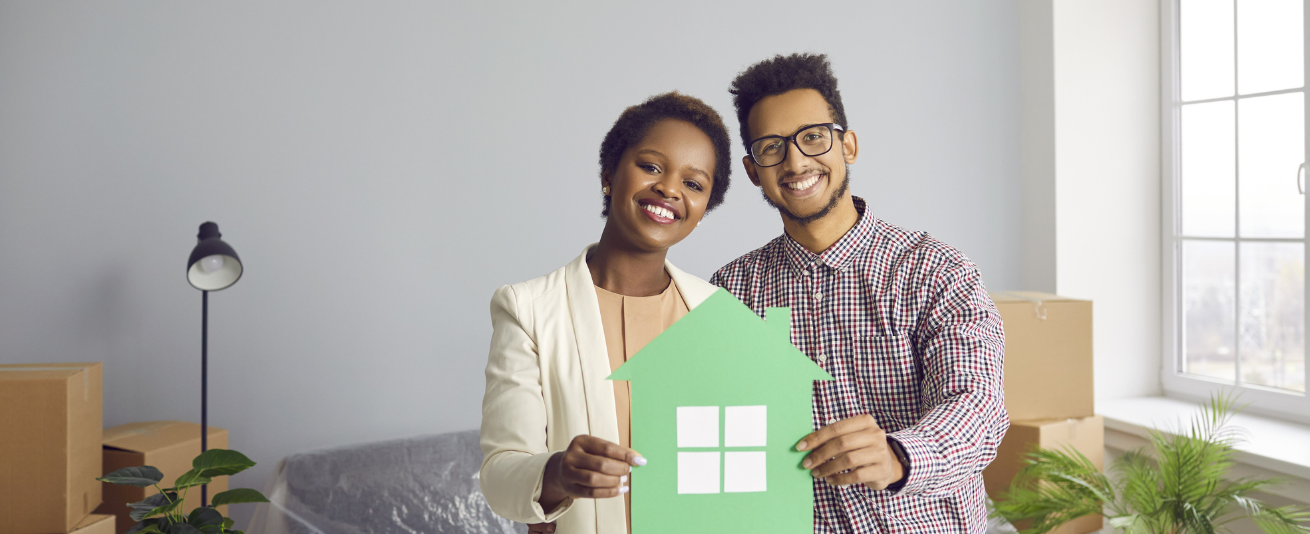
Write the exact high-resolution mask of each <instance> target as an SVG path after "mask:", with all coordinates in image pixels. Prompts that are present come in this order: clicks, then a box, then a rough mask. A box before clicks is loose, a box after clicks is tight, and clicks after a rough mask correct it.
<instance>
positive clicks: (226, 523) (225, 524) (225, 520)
mask: <svg viewBox="0 0 1310 534" xmlns="http://www.w3.org/2000/svg"><path fill="white" fill-rule="evenodd" d="M235 524H236V521H233V520H232V519H231V518H227V517H225V518H223V530H228V529H230V528H232V525H235Z"/></svg>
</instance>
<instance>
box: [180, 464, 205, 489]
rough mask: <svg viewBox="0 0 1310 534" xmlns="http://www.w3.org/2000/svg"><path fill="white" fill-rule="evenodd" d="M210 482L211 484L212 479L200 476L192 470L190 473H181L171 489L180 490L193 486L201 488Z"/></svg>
mask: <svg viewBox="0 0 1310 534" xmlns="http://www.w3.org/2000/svg"><path fill="white" fill-rule="evenodd" d="M210 482H213V479H211V478H209V477H204V476H200V472H199V471H196V470H195V469H192V470H190V471H187V472H185V473H182V476H180V477H177V482H174V483H173V485H174V487H173V488H172V489H174V490H180V489H183V488H190V487H193V486H203V485H205V484H208V483H210Z"/></svg>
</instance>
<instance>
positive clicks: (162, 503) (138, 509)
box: [127, 493, 182, 521]
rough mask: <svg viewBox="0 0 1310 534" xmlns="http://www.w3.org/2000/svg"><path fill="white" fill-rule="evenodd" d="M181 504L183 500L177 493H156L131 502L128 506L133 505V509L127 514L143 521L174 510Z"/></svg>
mask: <svg viewBox="0 0 1310 534" xmlns="http://www.w3.org/2000/svg"><path fill="white" fill-rule="evenodd" d="M170 501H171V502H170ZM181 504H182V501H181V500H180V499H178V498H177V494H176V493H156V494H154V495H151V496H149V497H146V499H145V500H144V501H141V502H134V503H132V504H129V505H128V506H131V507H132V511H131V512H130V513H128V514H127V515H128V516H129V517H131V518H132V520H133V521H141V520H143V519H146V518H149V517H154V516H157V515H159V514H166V513H169V512H172V511H173V510H175V509H177V507H178V506H180V505H181Z"/></svg>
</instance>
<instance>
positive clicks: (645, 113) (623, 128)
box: [600, 91, 732, 217]
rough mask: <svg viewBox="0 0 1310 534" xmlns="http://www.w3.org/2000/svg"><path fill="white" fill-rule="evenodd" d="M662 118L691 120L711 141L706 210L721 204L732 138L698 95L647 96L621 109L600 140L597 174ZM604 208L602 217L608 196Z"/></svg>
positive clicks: (608, 170)
mask: <svg viewBox="0 0 1310 534" xmlns="http://www.w3.org/2000/svg"><path fill="white" fill-rule="evenodd" d="M664 119H677V120H681V121H686V122H689V123H691V124H692V125H693V126H695V127H697V128H699V129H700V131H702V132H705V135H707V136H709V138H710V142H711V143H713V144H714V177H713V178H714V185H713V186H712V187H711V188H710V201H709V205H708V206H707V207H706V210H705V211H706V213H708V212H710V211H711V210H713V209H714V208H717V207H718V206H719V204H722V203H723V195H724V194H725V193H727V192H728V177H729V175H730V174H731V172H732V164H731V162H730V161H729V158H730V157H731V154H730V150H731V148H730V147H731V144H732V141H731V140H730V137H729V136H728V128H727V127H725V126H724V125H723V118H722V117H720V116H719V113H718V112H717V111H714V108H712V107H710V106H709V105H708V104H706V103H705V102H702V101H701V100H700V99H699V98H696V97H693V96H687V95H684V94H681V93H679V92H677V91H672V92H668V93H664V94H659V95H655V96H652V97H650V98H649V99H647V100H646V101H645V102H642V103H640V104H637V105H635V106H632V107H629V108H628V109H625V110H623V114H622V115H619V119H618V120H616V121H614V126H613V127H611V128H610V131H609V132H608V133H606V134H605V140H604V141H602V142H601V143H600V173H601V176H605V175H606V174H608V173H612V172H614V170H615V169H617V168H618V167H619V160H620V159H621V158H623V153H624V152H625V151H627V150H628V147H631V146H632V145H635V144H637V143H639V142H641V140H642V138H644V137H646V133H647V132H649V131H650V129H651V127H652V126H654V125H655V124H656V123H658V122H659V121H662V120H664ZM604 203H605V207H604V209H603V210H602V211H601V213H600V214H601V216H602V217H608V216H609V212H610V197H609V195H605V200H604Z"/></svg>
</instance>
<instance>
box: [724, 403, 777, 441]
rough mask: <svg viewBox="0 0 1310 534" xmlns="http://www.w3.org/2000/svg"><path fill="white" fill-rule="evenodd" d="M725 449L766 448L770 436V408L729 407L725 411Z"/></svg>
mask: <svg viewBox="0 0 1310 534" xmlns="http://www.w3.org/2000/svg"><path fill="white" fill-rule="evenodd" d="M723 419H724V423H723V446H724V447H764V446H765V442H766V441H767V439H766V438H767V436H768V421H769V416H768V406H728V407H727V408H724V409H723Z"/></svg>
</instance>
